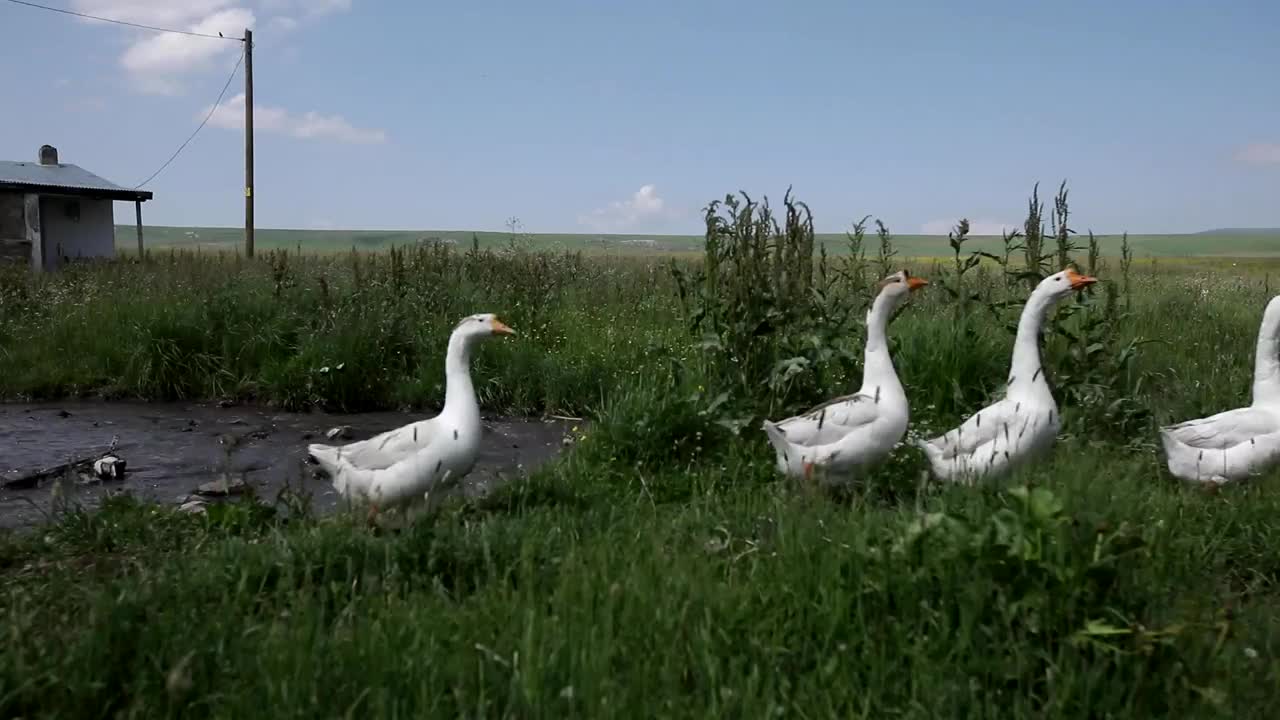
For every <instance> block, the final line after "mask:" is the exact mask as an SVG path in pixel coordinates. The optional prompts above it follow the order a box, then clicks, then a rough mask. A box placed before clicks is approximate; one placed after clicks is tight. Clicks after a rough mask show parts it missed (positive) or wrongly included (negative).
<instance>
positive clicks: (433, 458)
mask: <svg viewBox="0 0 1280 720" xmlns="http://www.w3.org/2000/svg"><path fill="white" fill-rule="evenodd" d="M514 334H515V331H513V330H512V329H511V328H509V327H507V326H506V325H505V324H504V323H503V322H502V321H500V320H498V319H497V318H496V317H495V316H493V315H491V314H487V313H485V314H479V315H472V316H470V317H467V318H464V319H463V320H462V321H461V322H460V323H458V325H457V327H456V328H454V331H453V333H452V334H451V335H450V336H449V348H448V354H447V355H446V357H445V401H444V408H443V409H442V410H441V411H440V414H439V415H436V416H435V417H433V418H429V419H427V420H421V421H418V422H414V423H410V424H408V425H405V426H403V427H400V428H396V429H395V430H388V431H387V432H384V433H381V434H379V435H375V436H374V437H371V438H369V439H367V440H361V441H359V442H354V443H350V444H347V445H341V446H336V445H323V444H319V443H317V444H312V445H310V446H308V447H307V452H308V454H309V455H310V456H311V458H312V459H314V460H315V461H316V463H317V464H319V465H320V467H321V468H322V469H323V470H324V471H325V473H326V474H327V475H328V476H329V478H330V479H331V481H332V482H333V486H334V489H336V490H337V491H338V492H339V493H340V494H341V495H342V496H343V497H344V498H346V499H347V500H350V501H352V502H354V503H357V504H367V505H369V506H370V514H371V515H372V514H375V513H377V512H378V511H379V510H380V509H382V508H389V507H399V506H404V505H409V504H412V503H414V502H416V501H418V500H421V499H423V497H424V495H425V494H426V493H427V492H429V491H430V490H432V489H433V488H435V487H437V486H439V485H440V484H441V483H453V482H457V481H458V480H461V479H462V477H463V476H465V475H466V474H467V473H469V472H471V469H472V468H473V467H474V466H475V462H476V457H477V456H478V455H479V452H480V440H481V436H482V435H483V432H484V430H483V426H482V425H481V423H480V405H479V403H478V402H477V401H476V394H475V388H474V387H473V385H472V383H471V368H470V365H471V351H472V349H473V347H474V346H475V345H476V343H478V342H479V341H481V340H483V339H486V338H490V337H493V336H495V335H514Z"/></svg>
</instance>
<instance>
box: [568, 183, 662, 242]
mask: <svg viewBox="0 0 1280 720" xmlns="http://www.w3.org/2000/svg"><path fill="white" fill-rule="evenodd" d="M677 215H678V213H677V212H675V211H674V210H672V209H670V208H668V207H667V203H666V201H665V200H663V199H662V198H661V197H660V196H659V195H658V190H657V188H655V187H654V186H653V185H643V186H641V188H640V189H639V190H637V191H635V193H634V194H632V196H631V197H629V198H627V199H626V200H616V201H614V202H611V203H609V204H608V206H606V207H602V208H598V209H596V210H592V211H591V212H589V213H584V214H582V215H579V216H578V223H579V224H580V225H585V226H587V227H589V228H591V229H593V230H595V231H596V232H626V231H629V230H644V229H645V228H648V227H652V226H655V225H658V224H661V223H665V222H668V221H670V220H673V219H676V217H677Z"/></svg>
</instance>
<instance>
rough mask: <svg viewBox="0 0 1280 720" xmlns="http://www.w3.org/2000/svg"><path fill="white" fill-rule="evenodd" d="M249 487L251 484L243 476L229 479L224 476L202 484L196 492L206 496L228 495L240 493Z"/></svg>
mask: <svg viewBox="0 0 1280 720" xmlns="http://www.w3.org/2000/svg"><path fill="white" fill-rule="evenodd" d="M248 489H249V486H248V485H247V484H246V483H245V481H244V479H243V478H232V479H228V478H226V477H223V478H221V479H218V480H210V481H209V482H207V483H203V484H201V485H200V487H198V488H196V494H197V495H204V496H206V497H226V496H228V495H239V494H241V493H243V492H244V491H246V490H248Z"/></svg>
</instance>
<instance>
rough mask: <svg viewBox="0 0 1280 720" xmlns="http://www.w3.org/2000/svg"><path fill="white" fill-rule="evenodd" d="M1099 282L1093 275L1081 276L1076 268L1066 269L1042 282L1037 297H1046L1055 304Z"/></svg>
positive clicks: (1037, 288)
mask: <svg viewBox="0 0 1280 720" xmlns="http://www.w3.org/2000/svg"><path fill="white" fill-rule="evenodd" d="M1096 282H1098V278H1096V277H1093V276H1092V275H1081V274H1080V273H1078V272H1076V271H1075V269H1074V268H1066V269H1065V270H1062V271H1061V272H1056V273H1054V274H1052V275H1050V276H1049V277H1047V278H1045V279H1043V280H1041V281H1040V284H1039V285H1037V286H1036V289H1035V292H1034V293H1032V294H1035V295H1046V296H1048V299H1049V300H1051V301H1053V302H1058V301H1061V300H1063V299H1065V298H1067V297H1070V295H1071V293H1073V292H1075V291H1077V290H1080V289H1082V288H1085V287H1088V286H1089V285H1092V284H1094V283H1096Z"/></svg>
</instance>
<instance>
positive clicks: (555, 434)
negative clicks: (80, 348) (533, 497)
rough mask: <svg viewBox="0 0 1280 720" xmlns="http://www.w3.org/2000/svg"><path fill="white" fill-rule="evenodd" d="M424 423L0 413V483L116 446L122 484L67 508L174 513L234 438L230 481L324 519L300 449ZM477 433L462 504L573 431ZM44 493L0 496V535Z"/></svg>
mask: <svg viewBox="0 0 1280 720" xmlns="http://www.w3.org/2000/svg"><path fill="white" fill-rule="evenodd" d="M432 414H433V413H431V412H428V413H424V414H407V413H361V414H358V415H331V414H326V413H284V412H275V411H272V410H269V409H264V408H256V407H245V406H237V407H230V408H220V407H217V406H211V405H204V404H196V403H125V402H92V401H76V402H64V403H30V404H0V480H11V479H13V478H14V477H16V476H17V475H18V474H20V473H22V472H27V471H31V470H35V469H38V468H43V467H49V466H52V465H56V464H58V463H62V462H67V461H69V460H71V459H77V458H82V457H87V456H90V455H94V454H95V453H97V452H101V451H102V450H104V449H105V448H106V447H107V446H109V445H110V444H111V442H112V439H113V437H118V438H119V445H118V446H117V453H118V454H119V456H120V457H122V458H124V460H125V461H126V462H127V463H128V471H127V473H126V475H125V478H124V480H122V481H116V482H104V483H97V484H92V485H80V486H77V487H76V488H75V490H74V493H73V497H74V499H75V501H76V502H79V503H81V504H82V505H84V506H86V507H93V506H96V505H97V504H98V503H99V502H100V501H101V499H102V498H103V497H105V496H106V495H107V494H108V493H114V492H120V491H121V490H125V491H128V492H130V493H131V494H133V495H135V496H137V497H141V498H146V499H151V500H155V501H159V502H163V503H177V502H178V501H179V500H180V499H182V498H184V497H186V496H187V495H188V494H190V493H191V492H192V491H194V490H195V489H196V487H197V486H199V485H200V484H201V483H204V482H208V481H210V480H214V479H217V478H218V477H220V476H221V474H222V472H223V469H224V468H226V467H227V466H228V454H227V452H226V446H225V445H224V444H223V441H225V440H226V439H228V436H230V437H231V438H236V445H235V450H234V452H233V453H231V455H230V460H229V462H230V469H231V472H232V477H236V476H237V474H238V473H245V480H246V482H248V483H249V484H251V485H252V486H253V487H254V490H255V491H256V492H257V493H258V495H259V497H262V498H264V499H267V500H270V499H272V498H274V497H275V496H276V493H277V492H278V491H279V490H280V489H282V488H283V487H284V486H285V485H286V484H290V485H292V486H293V487H294V488H298V487H301V488H302V490H303V491H304V492H310V493H311V496H312V497H311V502H312V507H314V508H315V509H316V510H318V511H322V512H323V511H329V510H332V509H333V508H335V507H337V506H338V505H339V501H340V497H339V496H338V494H337V493H336V492H335V491H334V490H333V486H332V485H330V484H329V482H328V480H325V479H319V478H315V477H313V475H312V470H311V468H312V466H310V465H306V464H305V457H306V446H307V444H308V443H312V442H322V443H347V442H352V441H354V440H363V439H365V438H367V437H371V436H373V435H376V434H378V433H380V432H383V431H385V430H390V429H392V428H395V427H399V426H401V425H404V424H406V423H409V422H414V421H416V420H421V419H423V418H426V417H429V416H430V415H432ZM339 425H348V426H350V427H351V437H350V439H344V440H327V439H325V436H324V433H325V431H326V430H328V429H329V428H332V427H335V426H339ZM485 425H486V432H485V440H484V443H483V444H482V445H481V448H480V457H479V459H478V460H477V461H476V466H475V468H474V469H473V470H472V471H471V473H470V474H469V475H468V476H467V477H466V479H465V480H464V481H463V484H462V489H461V491H462V492H464V493H465V494H467V495H469V496H475V495H480V494H483V493H485V492H488V491H489V490H490V489H492V488H494V487H496V486H497V485H499V484H501V483H502V482H505V481H507V480H510V479H513V478H517V477H520V476H522V475H525V474H527V473H528V472H530V471H532V470H533V469H534V468H536V467H537V466H539V465H541V464H542V463H545V462H547V461H548V460H551V459H552V458H554V457H555V456H556V455H557V454H558V453H559V451H560V450H561V448H562V447H563V441H564V437H565V436H566V434H567V431H568V428H569V426H570V425H572V423H569V422H565V421H560V420H528V419H518V418H492V419H486V420H485ZM51 490H52V483H51V482H50V481H46V482H45V483H44V485H43V486H42V487H39V488H35V489H31V490H5V489H2V488H0V528H20V527H29V526H31V525H35V524H38V523H40V522H41V521H43V520H44V519H45V515H44V513H45V512H48V511H49V508H50V504H51V499H52V498H51ZM28 501H29V502H28ZM33 504H34V505H35V506H36V507H33ZM38 508H39V509H38ZM42 510H43V512H42Z"/></svg>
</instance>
